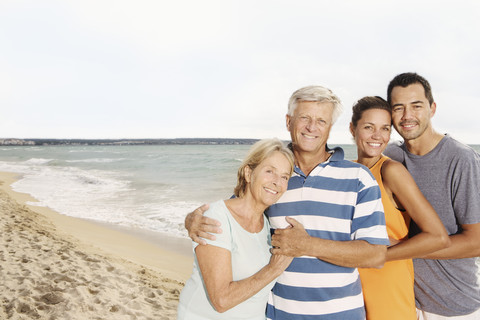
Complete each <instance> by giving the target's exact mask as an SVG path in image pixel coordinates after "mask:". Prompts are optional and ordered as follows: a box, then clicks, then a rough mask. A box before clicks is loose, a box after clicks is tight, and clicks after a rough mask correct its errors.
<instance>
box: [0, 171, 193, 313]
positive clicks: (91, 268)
mask: <svg viewBox="0 0 480 320" xmlns="http://www.w3.org/2000/svg"><path fill="white" fill-rule="evenodd" d="M16 178H17V175H16V174H13V173H0V182H1V186H0V319H52V320H53V319H175V318H176V308H177V304H178V298H179V294H180V291H181V289H182V287H183V284H184V282H185V280H186V279H187V278H188V277H189V276H190V273H191V268H192V256H191V253H190V242H189V241H188V240H186V239H185V241H183V240H178V239H175V238H169V237H166V236H165V237H163V236H161V235H159V234H154V233H152V234H147V233H145V232H142V231H135V230H128V229H121V228H112V227H111V226H104V225H101V224H98V223H94V222H90V221H87V220H82V219H77V218H72V217H68V216H65V215H61V214H59V213H57V212H54V211H52V210H50V209H48V208H45V207H37V206H32V205H26V203H27V201H28V202H30V201H35V199H33V198H31V197H30V196H29V195H28V194H21V193H16V192H13V191H12V190H11V188H10V184H11V183H12V182H14V181H15V179H16Z"/></svg>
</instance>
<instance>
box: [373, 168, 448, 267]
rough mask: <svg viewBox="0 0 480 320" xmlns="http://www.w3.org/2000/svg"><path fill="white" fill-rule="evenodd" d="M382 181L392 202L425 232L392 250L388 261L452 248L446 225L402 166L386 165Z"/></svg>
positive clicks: (396, 245)
mask: <svg viewBox="0 0 480 320" xmlns="http://www.w3.org/2000/svg"><path fill="white" fill-rule="evenodd" d="M382 179H383V184H384V187H385V190H387V193H389V196H390V198H391V200H392V201H393V202H394V203H395V202H397V204H398V202H400V204H401V206H402V207H403V208H404V209H405V210H406V211H407V213H408V214H409V216H410V217H411V218H412V219H413V221H415V223H416V224H417V225H418V226H419V227H420V229H421V230H422V232H421V233H419V234H417V235H415V236H414V237H411V238H409V239H407V240H405V241H400V242H398V244H395V245H392V246H390V247H389V248H388V251H387V261H392V260H402V259H411V258H420V257H423V256H425V255H426V254H429V253H432V252H434V251H437V250H440V249H443V248H447V247H448V246H450V239H449V237H448V234H447V230H445V227H444V226H443V223H442V221H441V220H440V218H439V217H438V215H437V213H436V212H435V210H434V209H433V207H432V206H431V204H430V203H429V202H428V201H427V199H426V198H425V197H424V196H423V194H422V192H421V191H420V189H419V188H418V186H417V184H416V183H415V180H413V178H412V176H411V175H410V173H409V172H408V171H407V169H406V168H405V167H404V166H403V165H402V164H401V163H399V162H396V161H388V162H385V164H384V165H383V167H382ZM393 195H394V196H395V199H393Z"/></svg>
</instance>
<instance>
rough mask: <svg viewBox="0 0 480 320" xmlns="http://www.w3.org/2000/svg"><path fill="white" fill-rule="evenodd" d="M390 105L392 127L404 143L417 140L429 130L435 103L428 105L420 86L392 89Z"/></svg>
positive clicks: (415, 84) (417, 84)
mask: <svg viewBox="0 0 480 320" xmlns="http://www.w3.org/2000/svg"><path fill="white" fill-rule="evenodd" d="M391 105H392V121H393V126H394V127H395V129H396V130H397V131H398V133H399V134H400V135H401V136H402V137H403V138H404V139H405V141H411V140H415V139H418V138H420V137H421V136H422V135H423V134H424V133H425V131H426V130H427V129H429V128H431V121H430V119H431V118H432V117H433V115H434V114H435V110H436V105H435V102H434V103H432V104H431V105H430V103H429V102H428V100H427V98H426V97H425V90H424V88H423V86H422V85H421V84H419V83H414V84H411V85H409V86H407V87H405V88H404V87H400V86H397V87H394V88H393V89H392V93H391Z"/></svg>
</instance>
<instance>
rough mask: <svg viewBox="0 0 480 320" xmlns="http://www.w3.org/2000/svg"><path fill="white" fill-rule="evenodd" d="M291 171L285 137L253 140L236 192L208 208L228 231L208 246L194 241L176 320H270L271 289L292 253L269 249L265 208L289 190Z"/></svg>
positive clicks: (291, 165) (213, 216) (290, 259)
mask: <svg viewBox="0 0 480 320" xmlns="http://www.w3.org/2000/svg"><path fill="white" fill-rule="evenodd" d="M292 172H293V154H292V152H291V151H290V150H289V149H288V148H287V147H285V146H284V145H283V143H282V142H281V141H280V140H278V139H271V140H262V141H259V142H257V143H256V144H255V145H253V147H252V149H251V150H250V153H249V154H248V155H247V158H246V159H245V160H244V161H243V163H242V165H241V166H240V168H239V169H238V183H237V186H236V187H235V190H234V194H235V196H236V197H235V198H233V199H229V200H225V201H223V200H221V201H218V202H215V203H213V204H211V205H210V209H209V210H208V211H207V212H205V215H206V216H208V217H211V218H214V219H217V220H218V221H220V222H221V224H222V229H223V232H222V233H221V234H218V235H216V240H214V241H212V240H207V243H208V244H207V245H201V246H199V245H198V244H197V243H195V242H193V247H194V249H195V261H194V268H193V273H192V276H191V278H190V279H189V280H188V281H187V283H186V284H185V287H184V289H183V290H182V293H181V295H180V303H179V306H178V318H177V319H188V320H192V319H209V320H211V319H245V320H246V319H249V320H251V319H258V320H264V319H265V308H266V304H267V300H268V294H269V292H270V290H271V288H272V287H273V284H274V281H275V279H276V278H277V277H278V276H279V275H280V274H281V273H282V272H283V271H284V270H285V269H286V268H287V267H288V265H289V264H290V262H291V261H292V258H290V257H286V256H279V255H273V256H272V255H271V254H270V225H269V223H268V219H267V218H266V217H265V216H264V214H263V213H264V211H265V209H267V208H268V207H269V206H270V205H272V204H273V203H275V202H276V201H277V200H278V199H279V198H280V196H281V195H282V194H283V193H284V192H285V190H286V189H287V184H288V179H289V178H290V176H291V174H292Z"/></svg>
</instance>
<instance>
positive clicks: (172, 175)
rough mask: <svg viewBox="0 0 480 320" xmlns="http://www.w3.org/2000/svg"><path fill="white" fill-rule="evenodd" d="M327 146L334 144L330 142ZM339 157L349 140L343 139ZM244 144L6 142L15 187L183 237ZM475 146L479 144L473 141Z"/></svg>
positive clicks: (78, 213) (227, 188) (62, 205)
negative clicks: (190, 214) (192, 215)
mask: <svg viewBox="0 0 480 320" xmlns="http://www.w3.org/2000/svg"><path fill="white" fill-rule="evenodd" d="M332 146H333V145H332ZM342 147H343V148H344V150H345V158H346V159H349V160H352V159H355V156H356V148H355V146H354V145H342ZM249 148H250V146H249V145H153V146H140V145H139V146H21V147H14V146H8V147H7V146H4V147H0V171H7V172H16V173H19V174H20V179H19V180H18V181H16V182H15V183H13V184H12V188H13V189H14V190H15V191H18V192H24V193H29V194H31V195H32V196H33V197H34V198H35V199H37V200H38V202H32V203H30V204H33V205H37V206H46V207H49V208H51V209H53V210H55V211H57V212H59V213H61V214H65V215H68V216H73V217H78V218H84V219H91V220H95V221H99V222H105V223H110V224H115V225H118V226H124V227H133V228H139V229H144V230H148V231H154V232H161V233H167V234H169V235H172V236H175V237H186V236H187V233H186V231H185V230H184V227H183V222H184V218H185V215H186V214H187V213H188V212H190V211H192V210H193V209H195V208H196V207H198V206H200V205H201V204H203V203H210V202H213V201H216V200H219V199H227V198H229V197H230V196H231V195H232V193H233V188H234V186H235V184H236V174H237V169H238V167H239V165H240V163H241V161H242V159H243V158H244V157H245V155H246V153H247V151H248V149H249ZM474 148H476V150H477V151H480V146H474Z"/></svg>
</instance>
